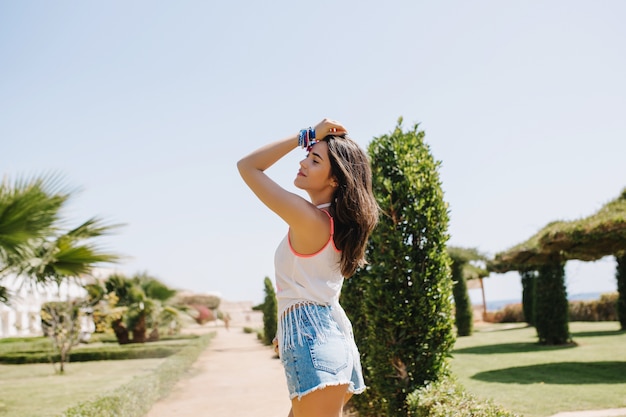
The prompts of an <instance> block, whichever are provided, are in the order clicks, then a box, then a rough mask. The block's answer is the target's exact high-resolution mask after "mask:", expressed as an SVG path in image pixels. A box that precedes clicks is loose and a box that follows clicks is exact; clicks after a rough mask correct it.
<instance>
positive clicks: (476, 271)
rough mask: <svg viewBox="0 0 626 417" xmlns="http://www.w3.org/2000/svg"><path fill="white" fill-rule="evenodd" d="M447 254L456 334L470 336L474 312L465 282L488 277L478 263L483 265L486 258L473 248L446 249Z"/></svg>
mask: <svg viewBox="0 0 626 417" xmlns="http://www.w3.org/2000/svg"><path fill="white" fill-rule="evenodd" d="M448 254H449V255H450V259H451V260H452V280H453V281H454V287H453V294H454V305H455V316H456V327H457V334H458V335H459V336H470V335H471V334H472V332H473V330H474V311H473V309H472V302H471V300H470V296H469V293H468V291H467V280H469V279H480V278H483V277H486V276H487V275H489V273H488V272H487V270H485V269H484V268H483V267H481V265H477V264H475V263H471V262H476V261H479V262H481V263H482V264H484V263H485V262H486V261H487V257H486V256H485V255H483V254H481V253H480V252H479V251H478V250H477V249H475V248H461V247H456V246H450V247H448Z"/></svg>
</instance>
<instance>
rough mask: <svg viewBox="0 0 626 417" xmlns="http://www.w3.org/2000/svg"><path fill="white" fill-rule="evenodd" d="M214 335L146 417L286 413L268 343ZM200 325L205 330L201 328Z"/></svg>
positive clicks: (620, 412)
mask: <svg viewBox="0 0 626 417" xmlns="http://www.w3.org/2000/svg"><path fill="white" fill-rule="evenodd" d="M206 330H208V331H216V332H217V335H216V337H215V338H214V339H213V340H211V343H210V345H209V347H208V348H207V349H206V350H205V351H204V352H203V353H202V354H201V355H200V357H199V358H198V360H197V361H196V363H195V364H194V365H193V366H192V368H191V370H190V372H189V375H188V376H187V377H185V378H183V379H182V380H181V381H179V382H178V384H177V385H176V386H175V387H174V389H173V390H172V392H171V394H170V395H169V396H168V397H167V398H164V399H163V400H161V401H159V402H157V403H156V404H155V405H154V406H153V407H152V409H151V410H150V412H149V413H148V414H146V416H145V417H174V416H175V417H192V416H193V417H197V416H203V415H205V416H212V417H250V416H258V417H287V414H288V413H289V409H290V402H289V399H288V393H287V386H286V383H285V374H284V372H283V368H282V365H281V363H280V361H279V360H278V359H276V358H275V355H274V352H273V350H272V349H271V347H268V346H263V345H262V344H261V343H260V342H259V341H258V340H257V337H256V334H246V333H244V332H243V330H242V328H241V327H231V329H230V331H227V330H225V329H224V328H223V327H219V328H208V329H206ZM206 330H205V331H206ZM622 416H626V408H619V409H610V410H597V411H577V412H561V413H558V414H555V415H554V416H551V417H622Z"/></svg>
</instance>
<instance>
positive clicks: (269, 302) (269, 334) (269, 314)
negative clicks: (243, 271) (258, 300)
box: [262, 277, 278, 345]
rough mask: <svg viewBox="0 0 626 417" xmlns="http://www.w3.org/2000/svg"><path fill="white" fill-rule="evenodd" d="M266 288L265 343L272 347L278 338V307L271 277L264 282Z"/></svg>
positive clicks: (264, 306)
mask: <svg viewBox="0 0 626 417" xmlns="http://www.w3.org/2000/svg"><path fill="white" fill-rule="evenodd" d="M263 285H264V287H265V301H264V302H263V308H262V309H263V343H265V344H266V345H271V344H272V340H274V337H275V336H276V330H277V327H278V305H277V302H276V291H275V290H274V284H273V283H272V280H270V279H269V277H265V280H264V281H263Z"/></svg>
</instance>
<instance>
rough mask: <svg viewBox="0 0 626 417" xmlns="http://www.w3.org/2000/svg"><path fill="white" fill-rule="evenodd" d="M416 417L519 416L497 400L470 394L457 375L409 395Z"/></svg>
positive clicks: (409, 405) (408, 398)
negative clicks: (459, 381)
mask: <svg viewBox="0 0 626 417" xmlns="http://www.w3.org/2000/svg"><path fill="white" fill-rule="evenodd" d="M407 404H408V407H409V413H410V414H409V415H410V416H412V417H449V416H455V417H515V416H516V414H514V413H511V412H509V411H507V410H505V409H504V408H502V407H501V406H499V405H497V404H495V403H493V401H482V400H479V399H478V398H476V396H474V395H472V394H470V393H468V392H467V391H466V390H465V389H464V388H463V387H462V386H461V385H460V384H458V383H457V382H456V381H455V380H454V379H453V378H451V377H450V378H445V379H442V380H440V381H438V382H436V383H432V384H428V385H427V386H425V387H423V388H420V389H418V390H416V391H414V392H412V393H411V394H410V395H409V396H408V397H407Z"/></svg>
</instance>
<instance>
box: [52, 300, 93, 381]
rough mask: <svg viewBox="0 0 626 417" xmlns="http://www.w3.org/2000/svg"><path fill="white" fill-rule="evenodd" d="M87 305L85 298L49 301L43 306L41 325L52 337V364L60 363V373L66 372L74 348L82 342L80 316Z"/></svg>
mask: <svg viewBox="0 0 626 417" xmlns="http://www.w3.org/2000/svg"><path fill="white" fill-rule="evenodd" d="M86 305H87V303H86V301H85V300H83V299H75V300H68V301H59V302H49V303H44V304H43V305H42V306H41V312H40V315H41V327H42V329H43V332H44V334H45V335H47V336H48V337H49V338H50V341H51V342H52V348H53V352H54V354H53V355H52V356H51V360H52V364H53V365H54V364H55V363H59V373H63V372H65V364H66V363H67V362H69V359H70V352H71V351H72V348H73V347H74V346H76V345H78V343H79V342H80V333H81V325H80V318H81V316H82V315H83V314H84V313H83V312H82V309H83V308H84V307H85V306H86Z"/></svg>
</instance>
